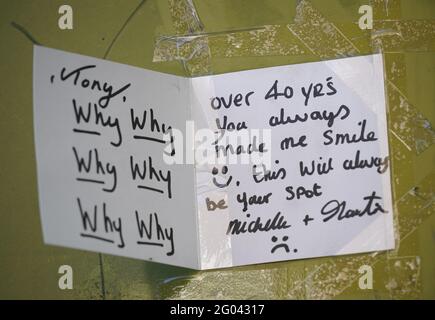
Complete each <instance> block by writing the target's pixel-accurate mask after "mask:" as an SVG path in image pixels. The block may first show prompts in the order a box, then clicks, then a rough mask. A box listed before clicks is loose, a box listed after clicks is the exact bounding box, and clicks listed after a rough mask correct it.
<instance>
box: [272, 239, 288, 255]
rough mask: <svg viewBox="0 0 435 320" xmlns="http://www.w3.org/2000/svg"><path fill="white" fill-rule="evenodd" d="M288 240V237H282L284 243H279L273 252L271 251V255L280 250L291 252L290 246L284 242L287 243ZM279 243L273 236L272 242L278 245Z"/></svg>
mask: <svg viewBox="0 0 435 320" xmlns="http://www.w3.org/2000/svg"><path fill="white" fill-rule="evenodd" d="M287 240H288V236H284V237H282V241H283V243H278V244H277V245H275V246H274V247H273V248H272V250H270V253H274V252H275V251H276V250H278V249H279V248H283V249H284V250H285V252H287V253H288V252H290V248H289V247H288V245H287V244H286V243H284V242H286V241H287ZM277 241H278V238H277V237H275V236H273V237H272V242H273V243H276V242H277Z"/></svg>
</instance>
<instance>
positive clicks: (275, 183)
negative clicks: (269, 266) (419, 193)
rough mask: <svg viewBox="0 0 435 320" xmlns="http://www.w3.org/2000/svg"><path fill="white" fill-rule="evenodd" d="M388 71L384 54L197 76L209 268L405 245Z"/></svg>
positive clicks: (199, 169)
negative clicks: (398, 225) (393, 178)
mask: <svg viewBox="0 0 435 320" xmlns="http://www.w3.org/2000/svg"><path fill="white" fill-rule="evenodd" d="M383 74H384V70H383V59H382V55H380V54H376V55H369V56H361V57H352V58H343V59H337V60H330V61H324V62H316V63H307V64H299V65H290V66H281V67H273V68H265V69H258V70H249V71H242V72H235V73H230V74H224V75H218V76H210V77H200V78H195V79H192V81H191V103H192V110H193V117H194V120H195V123H196V124H197V126H198V128H199V129H203V130H202V131H201V130H198V132H199V136H200V135H201V134H202V135H203V136H207V135H208V134H207V133H205V132H206V129H211V131H213V133H214V137H215V139H204V137H203V138H202V139H201V138H200V137H198V132H197V136H196V137H195V138H196V148H197V150H198V149H199V150H205V151H204V152H202V157H201V158H200V159H198V157H197V159H196V183H197V202H198V216H199V221H200V225H199V228H200V230H199V234H200V242H201V244H200V245H201V261H202V268H204V269H207V268H215V267H226V266H232V265H243V264H253V263H263V262H270V261H281V260H293V259H303V258H310V257H320V256H334V255H342V254H352V253H358V252H370V251H377V250H387V249H392V248H394V231H393V206H392V196H391V183H390V167H389V166H390V163H389V149H388V134H387V117H386V104H385V92H384V76H383ZM209 131H210V130H209ZM204 154H207V156H204ZM197 155H198V152H197Z"/></svg>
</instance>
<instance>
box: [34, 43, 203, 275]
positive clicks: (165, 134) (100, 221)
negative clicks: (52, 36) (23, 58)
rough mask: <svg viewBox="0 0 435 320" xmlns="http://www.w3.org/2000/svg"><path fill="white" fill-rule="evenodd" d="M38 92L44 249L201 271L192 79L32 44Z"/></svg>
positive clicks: (36, 116)
mask: <svg viewBox="0 0 435 320" xmlns="http://www.w3.org/2000/svg"><path fill="white" fill-rule="evenodd" d="M33 90H34V92H33V98H34V130H35V145H36V158H37V169H38V170H37V171H38V192H39V201H40V213H41V218H42V227H43V234H44V241H45V242H46V243H48V244H54V245H61V246H67V247H72V248H80V249H85V250H90V251H97V252H103V253H109V254H116V255H122V256H128V257H133V258H139V259H144V260H151V261H157V262H163V263H167V264H172V265H179V266H185V267H190V268H198V266H199V262H198V241H197V238H198V236H197V221H196V219H197V217H196V214H195V201H194V199H195V195H194V171H193V165H171V164H170V163H168V159H170V158H171V157H176V156H179V155H180V154H178V152H183V150H176V148H175V145H176V144H175V143H174V139H173V135H172V134H171V132H172V130H175V129H177V130H179V131H178V132H183V130H184V129H183V128H184V127H185V120H186V119H187V117H188V114H189V108H188V106H189V103H188V80H187V79H185V78H183V77H177V76H173V75H168V74H163V73H158V72H153V71H149V70H144V69H140V68H135V67H131V66H126V65H123V64H119V63H114V62H109V61H105V60H101V59H96V58H91V57H86V56H82V55H78V54H72V53H67V52H63V51H59V50H54V49H49V48H44V47H41V46H35V47H34V75H33ZM169 162H170V161H169Z"/></svg>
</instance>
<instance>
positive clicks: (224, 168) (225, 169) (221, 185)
mask: <svg viewBox="0 0 435 320" xmlns="http://www.w3.org/2000/svg"><path fill="white" fill-rule="evenodd" d="M211 173H212V175H213V183H214V185H215V186H216V187H218V188H225V187H228V186H229V184H230V183H231V180H233V176H230V177H229V178H228V179H227V181H226V182H225V183H219V182H218V181H217V179H216V177H217V175H218V174H219V169H218V168H216V167H213V170H212V171H211ZM221 173H222V175H224V176H225V175H226V174H227V173H228V167H227V166H223V167H222V170H221Z"/></svg>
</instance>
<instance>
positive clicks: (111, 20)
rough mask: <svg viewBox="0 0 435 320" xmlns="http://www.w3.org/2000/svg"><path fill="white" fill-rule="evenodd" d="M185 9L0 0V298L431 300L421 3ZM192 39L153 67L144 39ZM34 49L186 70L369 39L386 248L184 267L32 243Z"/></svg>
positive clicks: (427, 7) (434, 94) (427, 79)
mask: <svg viewBox="0 0 435 320" xmlns="http://www.w3.org/2000/svg"><path fill="white" fill-rule="evenodd" d="M369 3H370V4H371V5H372V7H373V10H374V16H375V23H374V28H373V30H360V29H359V28H358V23H357V22H358V19H359V16H360V15H359V13H358V8H359V7H360V6H361V5H363V4H369ZM62 4H69V5H71V6H72V8H73V10H74V29H73V30H60V29H59V28H58V19H59V14H58V8H59V6H60V5H62ZM187 4H188V1H185V0H180V1H176V0H170V1H166V0H148V1H139V0H128V1H127V0H122V1H121V0H104V1H103V0H93V1H90V0H87V1H85V0H81V1H78V0H76V1H54V0H53V1H48V0H40V1H30V0H26V1H25V0H0V39H1V44H0V48H1V50H0V75H1V80H0V146H1V149H0V217H1V222H0V239H1V241H0V298H3V299H15V298H31V299H45V298H53V299H87V298H92V299H183V298H185V299H192V298H205V299H231V298H235V299H252V298H257V299H263V298H264V299H354V298H367V299H391V298H393V299H411V298H431V299H434V298H435V231H434V226H435V217H434V215H433V211H434V192H433V181H434V179H433V178H434V162H435V161H434V152H435V148H434V147H433V143H434V133H433V130H432V129H431V128H430V124H431V123H432V124H434V123H435V112H434V106H435V90H434V89H435V77H434V75H435V55H434V52H435V24H434V19H435V1H431V0H426V1H424V0H419V1H397V0H396V1H393V0H389V1H385V2H383V1H375V0H373V1H369V0H367V1H356V0H336V1H335V0H331V1H324V0H322V1H320V0H312V1H292V0H274V1H271V0H269V1H260V0H239V1H236V0H224V1H222V0H219V1H217V0H202V1H201V0H196V1H194V4H195V7H196V11H197V14H198V17H199V18H200V20H201V23H198V21H196V20H194V19H192V15H191V13H192V11H191V10H184V9H185V8H186V5H187ZM183 8H184V9H183ZM319 17H320V18H319ZM295 23H296V25H299V26H302V29H301V28H299V29H298V28H295V27H294V26H295V25H294V24H295ZM265 25H267V26H269V27H266V28H265V29H264V27H263V26H265ZM289 25H290V27H288V26H289ZM249 29H251V31H249ZM252 30H254V31H252ZM255 30H257V31H255ZM258 30H260V31H258ZM261 30H263V31H261ZM301 30H302V31H301ZM229 31H231V32H230V33H228V32H229ZM256 32H257V33H256ZM192 33H193V34H200V35H201V36H199V37H196V38H194V39H193V40H192V38H191V37H190V38H189V37H188V38H187V39H190V40H191V41H190V42H189V43H188V44H186V42H185V41H184V42H183V46H184V47H183V48H184V49H183V50H186V52H189V50H193V51H191V52H193V53H194V54H192V55H190V58H189V59H187V58H184V59H183V60H180V59H181V57H182V54H183V53H182V52H181V51H182V50H181V49H180V52H179V54H178V55H176V56H174V54H172V55H171V54H168V55H167V56H165V57H164V59H163V60H171V61H160V62H153V57H154V59H155V57H156V56H155V47H156V39H161V38H160V37H161V36H163V35H165V36H172V37H171V38H170V39H172V41H176V40H178V41H181V40H180V39H184V40H186V37H184V38H183V37H181V38H180V37H179V36H180V35H184V36H185V35H188V34H192ZM259 37H260V38H259ZM343 39H346V40H343ZM34 41H37V42H38V43H40V44H42V45H44V46H48V47H53V48H58V49H62V50H66V51H71V52H76V53H81V54H85V55H89V56H94V57H98V58H107V59H109V60H112V61H117V62H121V63H126V64H131V65H135V66H139V67H143V68H147V69H153V70H158V71H163V72H169V73H174V74H182V75H186V76H196V75H201V74H211V73H213V74H217V73H223V72H228V71H237V70H243V69H249V68H258V67H265V66H274V65H282V64H291V63H300V62H306V61H317V60H321V59H328V58H336V57H340V56H344V55H358V54H364V53H369V52H373V51H376V50H378V49H379V48H380V47H379V41H380V43H381V48H382V51H383V52H384V53H385V59H386V71H385V72H386V76H387V79H388V81H390V84H389V85H388V86H387V91H388V92H389V99H388V100H389V115H388V117H389V128H390V149H391V154H392V156H391V160H392V185H393V191H394V201H395V205H396V210H395V212H394V214H395V225H396V233H397V234H396V239H397V248H396V250H392V251H389V252H379V253H375V254H359V255H352V256H343V257H335V258H321V259H306V260H300V261H291V262H282V263H271V264H265V265H254V266H247V267H240V268H231V269H224V270H213V271H206V272H197V271H192V270H187V269H183V268H177V267H171V266H166V265H163V264H156V263H150V262H145V261H139V260H133V259H127V258H122V257H116V256H111V255H99V254H98V253H92V252H85V251H80V250H72V249H65V248H58V247H53V246H47V245H44V244H43V241H42V234H41V223H40V219H39V211H38V199H37V184H36V165H35V152H34V142H33V122H32V54H33V51H32V47H33V42H34ZM180 43H181V42H180ZM161 44H162V43H160V44H159V45H161ZM172 45H173V43H172ZM348 47H349V48H348ZM197 48H200V50H196V51H195V49H197ZM295 48H296V49H295ZM155 60H156V59H155ZM157 60H158V59H157ZM160 60H162V59H160ZM392 86H394V88H395V89H394V90H392ZM398 92H400V94H398ZM64 264H66V265H70V266H71V267H72V268H73V271H74V289H73V290H60V289H59V287H58V279H59V277H60V275H59V274H58V268H59V266H61V265H64ZM364 264H367V265H370V266H371V267H372V268H373V276H374V284H373V289H372V290H361V289H360V288H359V286H358V279H359V276H360V275H359V273H358V269H359V267H360V266H361V265H364Z"/></svg>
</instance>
